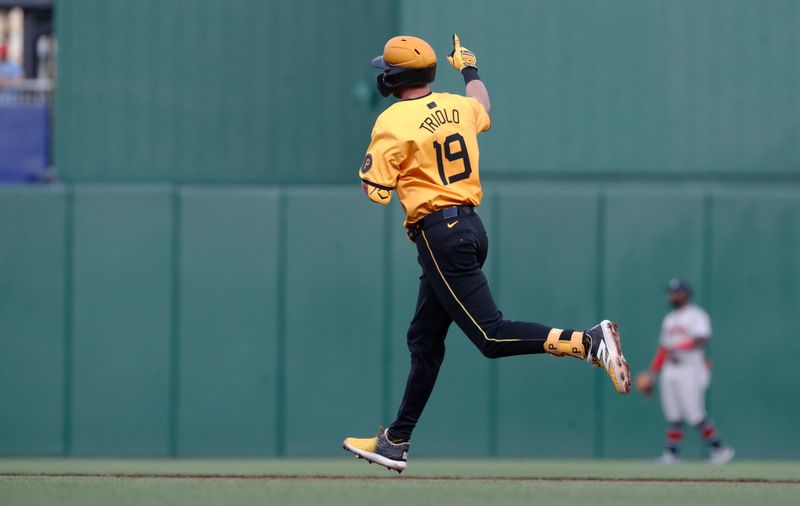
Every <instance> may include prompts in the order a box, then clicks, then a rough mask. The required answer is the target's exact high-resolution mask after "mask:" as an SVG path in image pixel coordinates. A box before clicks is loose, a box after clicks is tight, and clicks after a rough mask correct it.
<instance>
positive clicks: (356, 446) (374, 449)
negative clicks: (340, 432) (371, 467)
mask: <svg viewBox="0 0 800 506" xmlns="http://www.w3.org/2000/svg"><path fill="white" fill-rule="evenodd" d="M409 446H410V445H409V443H408V441H404V442H402V443H392V442H391V441H389V436H388V435H387V431H386V429H384V428H383V427H381V428H380V429H378V435H377V436H375V437H371V438H366V439H358V438H354V437H349V438H347V439H345V440H344V444H343V445H342V447H343V448H344V449H345V450H347V451H349V452H351V453H354V454H355V455H356V457H358V458H360V459H364V460H366V461H367V462H370V463H373V462H374V463H375V464H380V465H382V466H384V467H385V468H387V469H391V470H392V471H397V472H398V473H402V472H403V471H404V470H405V468H406V460H407V459H408V448H409Z"/></svg>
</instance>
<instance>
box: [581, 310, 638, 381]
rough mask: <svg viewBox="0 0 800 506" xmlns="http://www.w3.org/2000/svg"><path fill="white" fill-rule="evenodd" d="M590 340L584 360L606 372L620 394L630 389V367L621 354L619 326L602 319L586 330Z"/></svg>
mask: <svg viewBox="0 0 800 506" xmlns="http://www.w3.org/2000/svg"><path fill="white" fill-rule="evenodd" d="M586 335H587V336H589V339H590V340H591V345H590V346H589V352H588V353H587V354H586V361H587V362H589V363H590V364H592V365H593V366H595V367H601V368H602V369H603V370H605V371H606V373H608V375H609V377H610V378H611V381H613V382H614V388H616V389H617V392H619V393H620V394H627V393H628V392H630V391H631V368H630V366H629V365H628V362H627V361H626V360H625V355H623V354H622V347H621V345H620V342H619V328H618V326H617V324H616V323H614V322H611V321H608V320H603V321H601V322H600V323H598V324H597V325H595V326H594V327H592V328H590V329H589V330H587V331H586Z"/></svg>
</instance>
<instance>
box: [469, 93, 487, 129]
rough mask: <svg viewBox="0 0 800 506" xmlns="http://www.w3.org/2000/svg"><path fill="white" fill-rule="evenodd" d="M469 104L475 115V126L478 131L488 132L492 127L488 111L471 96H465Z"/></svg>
mask: <svg viewBox="0 0 800 506" xmlns="http://www.w3.org/2000/svg"><path fill="white" fill-rule="evenodd" d="M467 100H469V105H470V106H471V107H472V112H473V114H474V116H475V126H476V127H477V129H478V132H488V131H489V129H490V128H491V127H492V118H491V117H489V113H488V112H486V109H484V108H483V105H482V104H481V103H480V102H478V101H477V100H476V99H474V98H472V97H467Z"/></svg>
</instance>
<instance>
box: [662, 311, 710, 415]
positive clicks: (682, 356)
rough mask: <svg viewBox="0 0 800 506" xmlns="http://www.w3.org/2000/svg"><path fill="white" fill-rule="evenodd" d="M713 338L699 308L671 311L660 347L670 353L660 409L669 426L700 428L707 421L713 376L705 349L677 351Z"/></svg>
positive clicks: (704, 313) (705, 314) (666, 320)
mask: <svg viewBox="0 0 800 506" xmlns="http://www.w3.org/2000/svg"><path fill="white" fill-rule="evenodd" d="M709 337H711V320H710V319H709V317H708V313H706V312H705V310H704V309H703V308H701V307H700V306H698V305H696V304H687V305H685V306H683V307H682V308H679V309H675V310H673V311H670V312H669V313H668V314H667V316H665V317H664V321H663V323H662V324H661V337H660V338H659V344H660V345H661V346H662V347H664V348H665V349H666V350H667V357H666V360H665V361H664V367H663V369H662V371H661V378H660V387H661V388H660V390H661V408H662V409H663V411H664V417H665V418H666V420H667V422H681V421H682V422H685V423H688V424H690V425H697V424H698V423H700V422H701V421H703V419H704V418H705V417H706V401H705V396H706V389H707V388H708V384H709V381H710V380H711V373H710V371H709V369H708V364H707V363H706V358H705V353H704V351H703V348H702V347H695V348H692V349H688V350H681V349H675V348H676V347H678V346H679V345H680V344H681V343H686V342H687V341H692V340H694V339H697V338H709Z"/></svg>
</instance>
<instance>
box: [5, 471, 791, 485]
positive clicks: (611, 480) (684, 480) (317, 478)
mask: <svg viewBox="0 0 800 506" xmlns="http://www.w3.org/2000/svg"><path fill="white" fill-rule="evenodd" d="M0 477H9V478H23V477H26V478H117V479H132V480H140V479H152V480H204V481H205V480H221V481H222V480H234V481H235V480H241V481H350V482H357V481H391V482H411V483H414V482H426V483H428V482H470V483H474V482H487V483H498V482H533V483H565V482H569V483H623V484H624V483H629V484H648V483H660V484H669V483H676V484H686V483H696V484H712V483H713V484H759V485H770V484H773V485H782V486H785V485H795V486H800V478H798V479H797V480H782V479H777V480H771V479H761V478H734V479H722V478H718V479H714V478H697V479H695V478H591V477H590V478H585V477H583V478H578V477H572V476H563V477H547V478H537V477H525V476H507V477H502V476H494V477H486V476H464V477H456V476H441V477H436V476H408V477H403V476H333V475H330V476H324V475H323V476H276V475H251V474H241V475H226V474H220V475H213V474H196V475H190V474H154V473H133V474H129V473H0Z"/></svg>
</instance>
